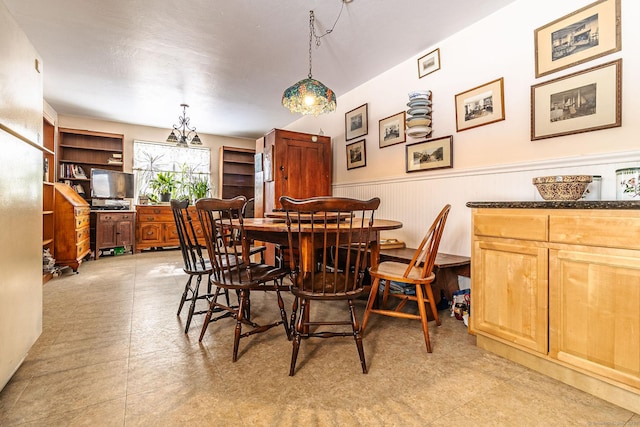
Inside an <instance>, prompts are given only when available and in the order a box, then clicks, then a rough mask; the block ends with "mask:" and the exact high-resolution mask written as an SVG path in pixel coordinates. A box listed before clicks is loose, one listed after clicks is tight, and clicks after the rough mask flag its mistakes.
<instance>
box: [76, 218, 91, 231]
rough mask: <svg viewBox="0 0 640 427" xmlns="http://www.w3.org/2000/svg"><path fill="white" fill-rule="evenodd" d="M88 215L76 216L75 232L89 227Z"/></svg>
mask: <svg viewBox="0 0 640 427" xmlns="http://www.w3.org/2000/svg"><path fill="white" fill-rule="evenodd" d="M89 222H90V221H89V215H82V216H76V230H78V229H80V228H85V227H89Z"/></svg>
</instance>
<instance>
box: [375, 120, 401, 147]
mask: <svg viewBox="0 0 640 427" xmlns="http://www.w3.org/2000/svg"><path fill="white" fill-rule="evenodd" d="M405 119H406V113H405V112H404V111H402V112H400V113H397V114H394V115H393V116H389V117H387V118H385V119H382V120H380V123H379V125H378V128H379V130H378V132H379V134H380V139H379V144H380V148H384V147H388V146H390V145H394V144H399V143H401V142H405V141H406V140H407V137H406V136H405Z"/></svg>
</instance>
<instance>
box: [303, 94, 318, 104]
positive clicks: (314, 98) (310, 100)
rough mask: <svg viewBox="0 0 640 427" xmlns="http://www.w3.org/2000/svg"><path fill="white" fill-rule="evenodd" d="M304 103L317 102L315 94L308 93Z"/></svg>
mask: <svg viewBox="0 0 640 427" xmlns="http://www.w3.org/2000/svg"><path fill="white" fill-rule="evenodd" d="M304 103H305V104H306V105H313V104H315V103H316V97H315V96H313V95H307V96H305V97H304Z"/></svg>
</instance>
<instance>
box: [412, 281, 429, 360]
mask: <svg viewBox="0 0 640 427" xmlns="http://www.w3.org/2000/svg"><path fill="white" fill-rule="evenodd" d="M416 297H417V299H418V311H419V312H420V323H422V333H423V335H424V342H425V344H426V345H427V353H431V341H430V340H429V326H428V325H427V321H428V319H427V307H425V305H424V295H423V293H422V286H420V285H418V286H416Z"/></svg>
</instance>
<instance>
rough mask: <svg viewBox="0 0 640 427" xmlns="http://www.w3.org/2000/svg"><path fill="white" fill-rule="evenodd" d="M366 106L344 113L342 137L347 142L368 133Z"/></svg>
mask: <svg viewBox="0 0 640 427" xmlns="http://www.w3.org/2000/svg"><path fill="white" fill-rule="evenodd" d="M367 105H368V104H363V105H361V106H359V107H358V108H354V109H353V110H351V111H349V112H348V113H345V115H344V135H345V139H346V140H347V141H349V140H351V139H355V138H359V137H361V136H364V135H366V134H367V133H368V132H369V130H368V127H369V125H368V117H367V114H368V113H367Z"/></svg>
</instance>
